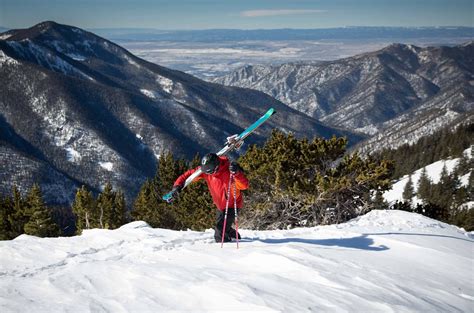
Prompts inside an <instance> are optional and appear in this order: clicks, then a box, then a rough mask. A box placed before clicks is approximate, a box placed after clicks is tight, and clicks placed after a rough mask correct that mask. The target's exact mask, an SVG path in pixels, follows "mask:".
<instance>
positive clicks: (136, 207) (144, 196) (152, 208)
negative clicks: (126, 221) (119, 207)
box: [131, 180, 161, 227]
mask: <svg viewBox="0 0 474 313" xmlns="http://www.w3.org/2000/svg"><path fill="white" fill-rule="evenodd" d="M154 188H155V184H154V183H153V181H151V180H147V181H145V183H144V184H143V185H142V187H141V188H140V192H139V193H138V196H137V198H136V199H135V202H134V204H133V211H132V212H131V215H132V220H134V221H145V222H147V223H148V224H149V225H150V226H151V227H159V226H160V225H161V220H160V216H159V214H158V213H157V210H156V208H157V206H158V200H157V194H156V192H155V191H154Z"/></svg>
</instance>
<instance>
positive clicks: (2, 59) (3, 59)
mask: <svg viewBox="0 0 474 313" xmlns="http://www.w3.org/2000/svg"><path fill="white" fill-rule="evenodd" d="M3 64H6V65H18V64H19V63H18V61H17V60H15V59H13V58H11V57H9V56H8V55H6V54H5V53H4V52H3V51H1V50H0V67H1V66H3Z"/></svg>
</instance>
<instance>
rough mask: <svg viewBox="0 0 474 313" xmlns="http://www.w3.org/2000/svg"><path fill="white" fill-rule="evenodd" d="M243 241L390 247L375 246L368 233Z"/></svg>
mask: <svg viewBox="0 0 474 313" xmlns="http://www.w3.org/2000/svg"><path fill="white" fill-rule="evenodd" d="M242 241H248V242H254V241H260V242H263V243H267V244H284V243H304V244H310V245H318V246H327V247H340V248H351V249H359V250H368V251H384V250H388V249H389V247H387V246H384V245H381V246H373V244H374V240H373V239H372V238H368V237H367V235H361V236H358V237H352V238H333V239H303V238H279V239H273V238H268V239H260V238H243V240H242Z"/></svg>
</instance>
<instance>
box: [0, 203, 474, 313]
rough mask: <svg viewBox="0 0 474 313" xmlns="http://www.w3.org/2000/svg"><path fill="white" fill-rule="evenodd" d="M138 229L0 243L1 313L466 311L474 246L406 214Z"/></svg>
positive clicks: (471, 298) (473, 291) (466, 237)
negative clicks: (297, 223) (237, 228)
mask: <svg viewBox="0 0 474 313" xmlns="http://www.w3.org/2000/svg"><path fill="white" fill-rule="evenodd" d="M242 235H243V237H244V239H243V240H242V242H241V243H240V249H238V250H237V249H236V245H235V243H227V244H225V246H224V248H223V249H221V247H220V244H216V243H214V242H213V233H212V231H211V230H208V231H206V232H193V231H184V232H176V231H170V230H164V229H152V228H150V227H148V225H147V224H146V223H144V222H134V223H131V224H127V225H125V226H123V227H122V228H120V229H118V230H112V231H107V230H89V231H85V233H84V234H83V235H82V236H77V237H72V238H56V239H40V238H36V237H30V236H26V235H22V236H20V237H18V238H16V239H15V240H12V241H3V242H0V253H1V256H2V258H1V267H0V290H1V291H0V306H1V308H2V312H163V311H168V310H176V311H193V312H209V311H247V312H250V311H252V312H256V311H259V312H262V311H265V312H310V311H317V312H321V311H323V312H328V311H329V312H469V311H472V309H473V306H474V287H473V282H472V275H473V265H474V264H473V254H472V252H473V247H474V245H473V243H474V240H473V237H472V235H471V234H468V233H465V232H464V231H462V230H460V229H459V228H456V227H454V226H451V225H448V224H444V223H441V222H438V221H436V220H432V219H429V218H426V217H423V216H421V215H417V214H413V213H408V212H402V211H372V212H370V213H368V214H367V215H365V216H362V217H360V218H357V219H355V220H352V221H349V222H348V223H345V224H340V225H333V226H323V227H315V228H299V229H293V230H285V231H250V230H244V231H242Z"/></svg>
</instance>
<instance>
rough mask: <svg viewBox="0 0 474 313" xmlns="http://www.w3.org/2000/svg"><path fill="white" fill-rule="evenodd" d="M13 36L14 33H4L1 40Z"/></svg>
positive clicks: (0, 37)
mask: <svg viewBox="0 0 474 313" xmlns="http://www.w3.org/2000/svg"><path fill="white" fill-rule="evenodd" d="M11 36H12V34H3V35H0V40H7V39H8V38H10V37H11Z"/></svg>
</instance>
